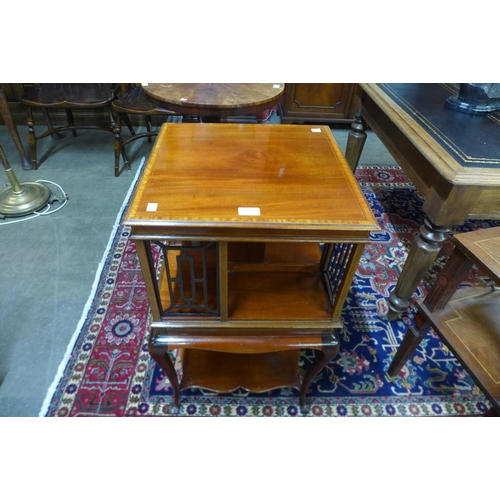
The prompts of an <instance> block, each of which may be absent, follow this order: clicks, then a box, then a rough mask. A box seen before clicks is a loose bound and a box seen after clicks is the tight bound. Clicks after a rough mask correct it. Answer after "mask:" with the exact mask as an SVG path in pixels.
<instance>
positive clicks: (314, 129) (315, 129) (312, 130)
mask: <svg viewBox="0 0 500 500" xmlns="http://www.w3.org/2000/svg"><path fill="white" fill-rule="evenodd" d="M311 132H321V129H320V128H312V129H311Z"/></svg>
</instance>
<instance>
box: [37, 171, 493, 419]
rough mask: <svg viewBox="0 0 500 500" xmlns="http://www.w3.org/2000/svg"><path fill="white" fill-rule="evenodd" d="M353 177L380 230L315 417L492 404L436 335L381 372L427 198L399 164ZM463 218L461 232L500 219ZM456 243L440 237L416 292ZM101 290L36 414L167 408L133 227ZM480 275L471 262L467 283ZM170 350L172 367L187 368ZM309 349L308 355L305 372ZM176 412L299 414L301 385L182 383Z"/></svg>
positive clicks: (145, 412) (116, 245) (142, 412)
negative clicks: (396, 298)
mask: <svg viewBox="0 0 500 500" xmlns="http://www.w3.org/2000/svg"><path fill="white" fill-rule="evenodd" d="M356 177H357V179H358V181H359V183H360V185H361V187H362V189H363V192H364V194H365V196H366V198H367V200H368V202H369V203H370V206H371V207H372V210H373V212H374V214H375V216H376V217H377V219H378V221H379V224H380V226H381V230H380V231H378V232H376V233H374V234H373V236H372V239H371V244H370V245H367V246H366V248H365V252H364V254H363V256H362V258H361V261H360V265H359V268H358V270H357V273H356V276H355V278H354V281H353V286H352V289H351V292H350V294H349V296H348V298H347V300H346V304H345V307H344V314H343V322H344V327H343V328H342V330H341V331H340V334H339V338H340V343H341V351H340V354H339V356H337V357H336V358H335V359H334V360H332V362H331V363H330V364H329V365H328V366H327V367H326V368H325V369H324V370H323V371H322V372H321V373H320V374H319V375H318V376H317V377H316V379H315V380H314V381H313V382H312V384H311V389H310V393H309V394H308V400H309V402H310V403H311V410H312V411H311V412H310V413H309V414H308V416H311V417H314V416H423V415H436V416H438V415H478V414H481V413H484V412H485V411H486V410H487V409H488V408H489V404H488V403H487V401H486V400H485V398H484V396H483V395H482V394H481V392H480V391H479V389H478V388H477V386H476V385H475V384H474V382H473V381H472V380H471V378H470V377H469V376H468V375H467V373H466V372H465V371H464V370H463V369H462V367H461V366H460V364H459V363H458V362H457V360H456V359H455V358H454V357H453V356H452V355H451V353H450V352H449V350H448V349H447V348H446V347H445V346H444V345H443V344H442V343H441V342H440V340H439V338H438V337H437V336H436V335H435V334H434V333H432V332H431V333H430V334H429V335H427V337H426V338H425V339H424V341H423V342H422V343H421V345H420V347H419V348H418V350H417V351H416V352H415V354H414V355H413V356H412V358H411V359H410V360H409V362H408V363H407V365H406V366H405V367H404V368H403V370H402V372H401V373H400V377H399V378H397V379H395V380H391V379H389V378H388V377H387V375H386V371H387V368H388V367H389V364H390V362H391V360H392V357H393V356H394V353H395V351H396V349H397V347H398V345H399V343H400V341H401V339H402V336H403V334H404V333H405V332H406V329H407V328H408V325H410V324H411V322H412V318H413V314H414V309H412V308H410V310H409V311H408V312H407V313H406V314H404V315H403V316H402V317H401V318H400V319H398V320H395V321H392V322H388V321H386V320H384V319H383V314H384V313H385V312H386V310H387V305H386V301H387V297H388V295H389V293H390V291H391V290H392V289H393V288H394V286H395V283H396V280H397V277H398V276H399V273H400V271H401V268H402V265H403V263H404V260H405V258H406V255H407V251H408V248H409V243H410V241H411V239H412V238H413V236H414V234H415V233H416V232H417V230H418V227H419V226H420V224H421V223H422V211H421V206H422V200H421V198H420V197H419V196H418V194H417V192H416V190H415V188H414V187H413V185H412V184H411V182H410V181H409V180H408V178H407V177H406V176H405V174H404V173H403V171H402V170H401V169H400V168H399V167H397V166H384V165H379V166H360V167H358V169H357V172H356ZM498 224H500V222H498V221H497V222H493V221H467V222H466V224H464V225H463V226H461V227H460V228H456V229H457V230H460V231H470V230H474V229H477V228H480V227H490V226H492V225H498ZM450 252H451V246H450V244H446V245H445V246H444V247H443V250H442V252H441V254H440V255H439V257H438V259H437V260H436V262H435V264H434V266H433V267H432V269H431V270H430V271H429V273H428V274H427V276H426V279H425V280H424V282H423V284H422V287H420V288H419V289H418V290H417V292H416V294H415V296H414V299H415V300H416V299H417V298H421V297H423V296H424V293H425V290H426V286H427V283H429V282H431V281H433V279H434V278H435V276H436V273H437V272H438V271H439V270H440V269H441V267H442V265H443V262H444V261H445V260H446V258H447V256H448V255H449V254H450ZM99 272H100V277H99V279H98V284H97V286H96V289H95V293H94V294H93V297H92V298H91V300H89V307H88V310H87V311H85V313H84V318H83V319H82V324H81V328H79V329H78V331H77V332H75V336H74V339H73V342H72V343H71V345H70V346H69V347H68V353H67V357H66V359H65V360H64V361H63V363H62V365H61V369H60V372H59V375H58V377H57V380H56V381H55V382H54V384H53V387H52V388H51V390H50V391H49V394H48V395H47V398H46V401H45V404H44V407H43V408H42V410H41V415H47V416H61V417H62V416H166V415H167V412H168V407H169V405H170V403H171V401H172V389H171V387H170V384H169V382H168V379H166V377H165V375H164V374H163V372H162V371H161V370H160V369H159V368H158V366H157V365H156V364H155V363H154V362H153V361H152V359H151V358H150V356H149V353H148V350H147V340H148V330H147V324H148V317H149V306H148V301H147V294H146V289H145V286H144V282H143V279H142V275H141V271H140V268H139V263H138V260H137V256H136V253H135V246H134V243H133V242H132V241H131V240H130V239H129V229H128V228H127V227H124V226H121V225H117V227H116V230H115V231H114V233H113V235H112V238H111V240H110V245H109V251H108V252H107V255H106V258H105V260H104V261H103V266H102V270H100V271H99ZM480 279H482V277H480V276H479V275H478V272H477V269H476V268H473V270H472V271H471V273H470V276H469V277H468V281H469V283H476V282H478V281H479V280H480ZM175 355H176V353H175V352H174V353H173V357H174V360H175V366H176V369H177V370H178V372H179V375H180V376H182V367H181V366H180V363H179V361H178V359H177V357H176V356H175ZM313 357H314V353H313V352H312V351H308V350H304V351H303V352H302V354H301V360H300V369H301V371H302V373H305V372H306V370H307V367H308V366H309V364H310V363H311V360H312V359H313ZM180 402H181V407H180V412H179V415H180V416H188V415H192V416H302V413H301V412H300V409H299V404H298V393H297V391H295V390H292V389H279V390H275V391H270V392H269V393H264V394H251V393H248V392H246V391H243V390H239V391H235V392H233V393H231V394H215V393H212V392H210V391H206V390H198V389H193V390H187V391H183V393H181V401H180Z"/></svg>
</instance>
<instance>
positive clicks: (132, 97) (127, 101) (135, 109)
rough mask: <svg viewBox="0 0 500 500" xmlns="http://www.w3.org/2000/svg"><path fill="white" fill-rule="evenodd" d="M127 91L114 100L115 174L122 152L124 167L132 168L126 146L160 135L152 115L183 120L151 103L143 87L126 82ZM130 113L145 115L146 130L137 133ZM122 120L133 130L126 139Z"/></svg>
mask: <svg viewBox="0 0 500 500" xmlns="http://www.w3.org/2000/svg"><path fill="white" fill-rule="evenodd" d="M124 86H125V90H126V93H125V95H124V96H123V97H120V98H119V99H117V100H115V101H113V102H112V108H113V111H114V112H115V114H116V122H115V176H118V175H119V174H120V154H122V156H123V160H124V168H125V169H127V170H130V163H129V161H128V159H127V156H126V155H123V151H124V146H126V145H127V144H129V143H130V142H132V141H135V140H136V139H141V138H143V137H147V138H148V142H151V137H155V136H157V135H158V132H159V131H158V130H153V126H152V119H151V117H152V116H154V115H156V116H164V117H167V118H168V117H172V116H178V117H179V121H182V117H181V116H180V115H177V114H176V113H174V112H173V111H168V110H167V109H163V108H160V107H157V106H155V105H154V104H151V103H150V102H149V101H148V99H147V98H146V96H145V94H144V92H143V90H142V87H140V86H134V85H133V84H124ZM128 115H143V116H144V117H145V125H146V132H141V133H139V134H137V133H135V132H134V130H133V128H132V125H131V124H130V120H129V118H128ZM122 120H123V121H125V122H126V123H127V125H128V128H129V130H130V132H131V136H130V137H129V138H127V139H125V140H123V137H122V135H121V131H122Z"/></svg>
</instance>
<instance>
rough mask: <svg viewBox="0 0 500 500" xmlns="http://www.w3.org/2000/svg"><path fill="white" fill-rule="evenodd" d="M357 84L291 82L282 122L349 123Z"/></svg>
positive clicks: (286, 94)
mask: <svg viewBox="0 0 500 500" xmlns="http://www.w3.org/2000/svg"><path fill="white" fill-rule="evenodd" d="M355 86H356V84H355V83H288V84H286V85H285V98H284V102H283V105H282V122H283V123H287V122H288V123H291V122H295V123H297V122H305V121H313V122H326V123H328V122H349V121H352V118H353V116H352V111H351V110H352V103H353V96H354V89H355Z"/></svg>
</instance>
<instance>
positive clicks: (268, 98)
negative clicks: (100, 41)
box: [143, 83, 285, 116]
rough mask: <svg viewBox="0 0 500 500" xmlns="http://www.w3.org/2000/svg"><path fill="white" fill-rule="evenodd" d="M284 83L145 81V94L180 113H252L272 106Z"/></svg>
mask: <svg viewBox="0 0 500 500" xmlns="http://www.w3.org/2000/svg"><path fill="white" fill-rule="evenodd" d="M284 89H285V85H284V84H283V83H148V84H143V90H144V93H145V94H146V97H147V98H148V99H149V100H150V101H151V102H152V103H153V104H155V105H157V106H161V107H163V108H166V109H168V110H170V111H174V112H177V113H179V114H193V115H200V116H230V115H236V114H238V115H240V114H254V113H258V112H259V111H263V110H266V109H270V108H272V107H273V106H275V105H276V104H277V103H278V102H279V100H280V98H281V95H282V94H283V91H284Z"/></svg>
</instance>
